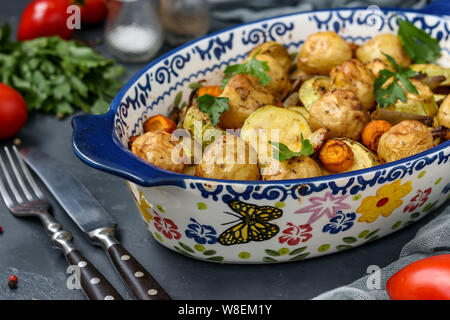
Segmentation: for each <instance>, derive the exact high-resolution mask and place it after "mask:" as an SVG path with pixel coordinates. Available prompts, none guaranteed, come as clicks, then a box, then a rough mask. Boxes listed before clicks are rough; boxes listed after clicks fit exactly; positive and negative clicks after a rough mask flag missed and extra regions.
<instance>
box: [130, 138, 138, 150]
mask: <svg viewBox="0 0 450 320" xmlns="http://www.w3.org/2000/svg"><path fill="white" fill-rule="evenodd" d="M137 138H139V136H132V137H131V138H130V140H129V141H128V149H130V150H131V146H132V145H133V142H134V141H135V140H136V139H137Z"/></svg>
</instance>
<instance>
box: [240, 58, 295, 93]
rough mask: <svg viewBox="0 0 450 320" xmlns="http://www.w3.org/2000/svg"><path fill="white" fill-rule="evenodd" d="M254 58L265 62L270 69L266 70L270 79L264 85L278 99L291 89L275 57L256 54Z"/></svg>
mask: <svg viewBox="0 0 450 320" xmlns="http://www.w3.org/2000/svg"><path fill="white" fill-rule="evenodd" d="M248 59H249V58H248ZM248 59H247V60H248ZM255 59H256V60H259V61H262V62H267V65H268V67H269V69H270V70H269V71H267V74H268V76H269V77H270V79H271V80H270V82H269V84H268V85H267V86H266V89H267V90H269V91H270V92H271V93H272V94H273V95H274V96H275V98H277V99H278V100H283V99H284V97H285V96H286V95H287V93H288V92H289V91H290V90H291V87H292V84H291V82H290V81H289V79H288V76H287V74H286V72H285V71H284V69H283V67H282V66H281V64H280V63H279V62H278V61H277V60H275V58H273V57H272V56H270V55H267V54H258V55H257V56H256V57H255Z"/></svg>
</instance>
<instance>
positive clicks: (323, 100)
mask: <svg viewBox="0 0 450 320" xmlns="http://www.w3.org/2000/svg"><path fill="white" fill-rule="evenodd" d="M309 113H310V117H309V124H310V125H311V128H312V129H313V130H318V129H320V128H328V129H330V132H329V133H328V137H329V138H349V139H351V140H355V141H358V140H359V138H360V136H361V133H362V131H363V129H364V126H365V125H366V124H367V123H368V122H369V114H368V113H367V112H366V111H365V110H364V108H363V106H362V105H361V102H360V101H359V99H358V97H357V96H356V95H355V94H354V93H353V92H352V91H350V90H345V89H337V90H334V91H330V92H327V93H325V94H324V95H323V96H322V97H320V98H319V100H317V101H316V102H315V103H314V104H313V105H312V106H311V108H310V110H309Z"/></svg>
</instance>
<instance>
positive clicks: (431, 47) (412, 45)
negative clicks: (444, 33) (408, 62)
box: [397, 19, 441, 63]
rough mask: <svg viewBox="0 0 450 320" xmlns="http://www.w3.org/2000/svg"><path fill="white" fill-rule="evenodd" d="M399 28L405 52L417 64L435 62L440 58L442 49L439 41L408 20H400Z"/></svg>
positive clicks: (398, 33) (399, 35)
mask: <svg viewBox="0 0 450 320" xmlns="http://www.w3.org/2000/svg"><path fill="white" fill-rule="evenodd" d="M398 27H399V28H398V32H397V35H398V37H399V39H400V42H401V43H402V47H403V50H405V52H406V54H407V55H408V56H409V57H410V58H411V59H412V60H413V61H414V62H415V63H427V62H433V61H434V60H436V59H437V58H438V57H439V55H440V53H441V47H440V46H439V41H438V40H437V39H435V38H432V37H431V36H430V35H429V34H428V33H426V32H425V31H423V30H421V29H419V28H417V27H416V26H415V25H413V24H412V23H411V22H408V21H406V20H400V19H399V20H398Z"/></svg>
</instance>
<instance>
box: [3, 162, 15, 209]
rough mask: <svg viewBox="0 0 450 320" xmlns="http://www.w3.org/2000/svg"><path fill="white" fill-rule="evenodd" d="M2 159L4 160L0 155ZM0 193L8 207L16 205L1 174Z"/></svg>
mask: <svg viewBox="0 0 450 320" xmlns="http://www.w3.org/2000/svg"><path fill="white" fill-rule="evenodd" d="M0 161H2V158H1V156H0ZM0 194H1V195H2V198H3V201H5V204H6V206H7V207H8V208H10V207H12V206H13V205H14V202H13V200H12V199H11V197H10V196H9V193H8V191H7V190H6V187H5V185H4V184H3V179H2V177H1V176H0Z"/></svg>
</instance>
